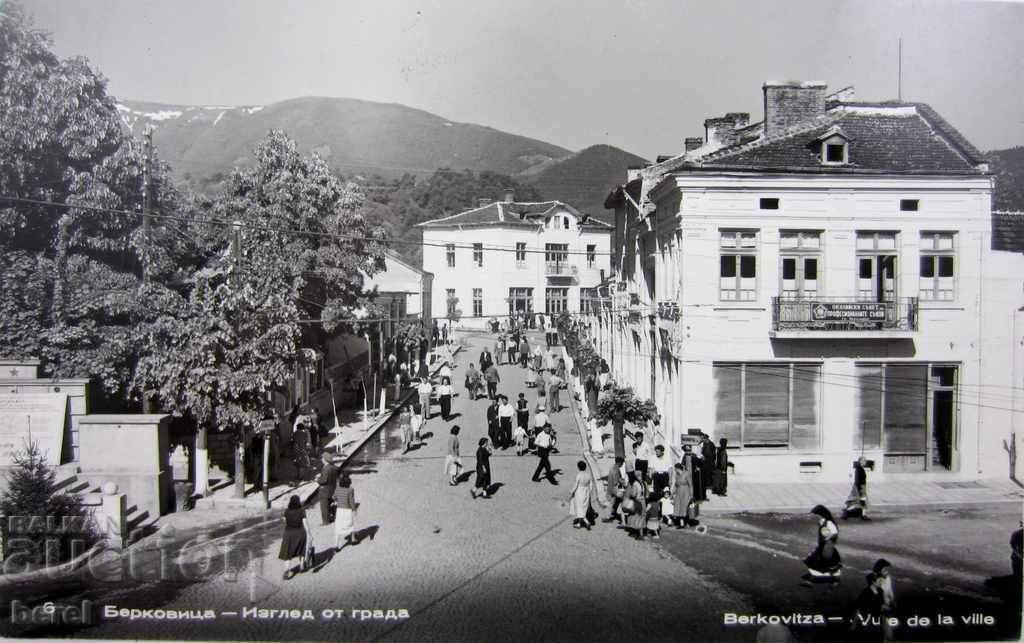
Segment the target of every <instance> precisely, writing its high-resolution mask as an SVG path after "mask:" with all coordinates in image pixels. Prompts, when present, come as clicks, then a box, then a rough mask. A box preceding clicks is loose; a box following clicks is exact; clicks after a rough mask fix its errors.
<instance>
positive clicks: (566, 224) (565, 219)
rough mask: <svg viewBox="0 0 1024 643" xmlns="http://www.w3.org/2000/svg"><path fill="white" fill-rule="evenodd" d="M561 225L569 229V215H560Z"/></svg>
mask: <svg viewBox="0 0 1024 643" xmlns="http://www.w3.org/2000/svg"><path fill="white" fill-rule="evenodd" d="M562 227H563V228H565V229H566V230H568V229H569V217H562Z"/></svg>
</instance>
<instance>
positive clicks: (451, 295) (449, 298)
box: [444, 288, 459, 317]
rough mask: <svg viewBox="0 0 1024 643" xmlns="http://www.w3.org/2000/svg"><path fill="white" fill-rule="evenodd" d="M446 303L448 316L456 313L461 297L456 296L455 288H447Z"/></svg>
mask: <svg viewBox="0 0 1024 643" xmlns="http://www.w3.org/2000/svg"><path fill="white" fill-rule="evenodd" d="M444 292H445V303H446V304H447V306H448V316H449V317H451V316H453V315H455V310H456V307H457V306H458V305H459V298H458V297H456V296H455V289H454V288H445V291H444Z"/></svg>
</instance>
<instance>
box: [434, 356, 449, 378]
mask: <svg viewBox="0 0 1024 643" xmlns="http://www.w3.org/2000/svg"><path fill="white" fill-rule="evenodd" d="M437 376H438V377H440V378H442V379H443V378H445V377H447V378H448V379H451V378H452V367H451V366H449V365H448V360H445V361H443V362H441V368H440V369H439V370H438V371H437Z"/></svg>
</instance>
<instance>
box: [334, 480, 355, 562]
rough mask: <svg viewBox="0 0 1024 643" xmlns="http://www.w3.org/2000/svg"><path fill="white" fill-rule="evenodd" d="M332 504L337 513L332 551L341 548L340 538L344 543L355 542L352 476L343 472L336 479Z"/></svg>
mask: <svg viewBox="0 0 1024 643" xmlns="http://www.w3.org/2000/svg"><path fill="white" fill-rule="evenodd" d="M334 506H335V511H336V512H337V515H335V517H334V551H336V552H337V551H340V550H341V548H342V543H341V540H342V538H344V539H345V544H348V545H355V544H356V536H355V532H356V507H357V506H358V505H356V492H355V490H353V489H352V478H350V477H349V476H348V474H344V475H342V476H341V478H340V479H339V480H338V488H337V490H335V492H334Z"/></svg>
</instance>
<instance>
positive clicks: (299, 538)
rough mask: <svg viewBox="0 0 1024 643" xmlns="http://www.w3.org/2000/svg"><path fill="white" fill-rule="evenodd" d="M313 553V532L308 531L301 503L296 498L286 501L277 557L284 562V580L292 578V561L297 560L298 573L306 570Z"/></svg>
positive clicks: (294, 572) (293, 567)
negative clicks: (282, 530)
mask: <svg viewBox="0 0 1024 643" xmlns="http://www.w3.org/2000/svg"><path fill="white" fill-rule="evenodd" d="M312 552H313V531H312V529H310V526H309V520H307V519H306V510H305V509H303V508H302V501H301V500H299V497H298V496H292V497H291V498H289V499H288V508H287V509H286V510H285V512H284V534H283V535H282V536H281V549H280V551H279V552H278V554H277V557H278V558H279V559H281V560H282V561H284V573H283V575H282V578H283V579H284V580H288V579H290V578H291V577H292V576H294V575H295V574H296V573H298V572H296V571H294V569H295V564H294V562H293V561H295V559H299V565H300V569H299V571H305V570H306V561H307V560H309V559H311V558H312Z"/></svg>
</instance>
